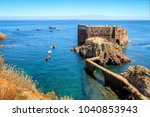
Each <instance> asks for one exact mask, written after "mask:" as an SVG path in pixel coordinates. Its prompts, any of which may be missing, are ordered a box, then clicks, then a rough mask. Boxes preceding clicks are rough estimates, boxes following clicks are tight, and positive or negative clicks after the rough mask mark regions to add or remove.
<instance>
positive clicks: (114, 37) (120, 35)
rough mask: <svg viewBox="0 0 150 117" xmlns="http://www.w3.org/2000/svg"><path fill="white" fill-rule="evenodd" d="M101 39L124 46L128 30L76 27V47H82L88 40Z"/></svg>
mask: <svg viewBox="0 0 150 117" xmlns="http://www.w3.org/2000/svg"><path fill="white" fill-rule="evenodd" d="M92 37H103V38H106V39H107V40H108V41H110V42H113V43H118V44H119V45H126V44H127V43H128V30H126V29H125V28H122V27H120V26H88V25H78V45H79V46H80V45H83V44H84V43H85V41H86V39H88V38H92Z"/></svg>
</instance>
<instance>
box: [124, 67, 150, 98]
mask: <svg viewBox="0 0 150 117" xmlns="http://www.w3.org/2000/svg"><path fill="white" fill-rule="evenodd" d="M122 76H123V77H124V78H126V79H127V80H128V81H129V82H130V83H131V84H132V85H133V86H134V87H136V88H137V89H138V90H139V91H140V92H141V93H142V94H143V95H145V96H147V97H149V98H150V70H149V69H147V68H146V67H144V66H139V65H137V66H132V67H129V68H128V70H127V71H126V72H124V73H123V74H122Z"/></svg>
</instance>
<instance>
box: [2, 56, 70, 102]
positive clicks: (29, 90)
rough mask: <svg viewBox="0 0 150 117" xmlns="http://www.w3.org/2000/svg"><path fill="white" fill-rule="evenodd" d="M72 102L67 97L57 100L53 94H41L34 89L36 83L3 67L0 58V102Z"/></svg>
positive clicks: (13, 68) (16, 71) (13, 69)
mask: <svg viewBox="0 0 150 117" xmlns="http://www.w3.org/2000/svg"><path fill="white" fill-rule="evenodd" d="M58 99H61V100H62V99H63V100H72V98H70V97H69V96H65V97H62V98H59V97H58V96H57V95H56V93H55V92H53V91H52V92H49V93H47V94H43V93H42V92H41V91H39V90H38V89H37V88H36V82H34V81H32V78H31V77H30V76H28V75H27V74H25V73H24V71H23V70H21V69H16V68H15V67H13V66H10V65H4V59H3V57H2V56H0V100H58Z"/></svg>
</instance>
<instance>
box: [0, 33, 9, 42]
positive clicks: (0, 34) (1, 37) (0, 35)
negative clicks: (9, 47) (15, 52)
mask: <svg viewBox="0 0 150 117" xmlns="http://www.w3.org/2000/svg"><path fill="white" fill-rule="evenodd" d="M6 38H8V36H6V35H4V34H3V33H1V32H0V40H3V39H6Z"/></svg>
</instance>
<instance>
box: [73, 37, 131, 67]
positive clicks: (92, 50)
mask: <svg viewBox="0 0 150 117" xmlns="http://www.w3.org/2000/svg"><path fill="white" fill-rule="evenodd" d="M75 50H76V52H79V53H80V55H81V56H83V57H85V58H91V57H97V56H98V57H99V61H100V62H99V64H100V65H103V66H104V65H120V64H123V63H127V62H130V60H129V58H127V57H126V56H125V55H124V54H123V51H122V47H121V46H119V45H118V44H115V43H112V42H109V41H108V40H107V39H105V38H100V37H94V38H89V39H87V40H86V42H85V44H84V45H82V46H79V47H77V48H75Z"/></svg>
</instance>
